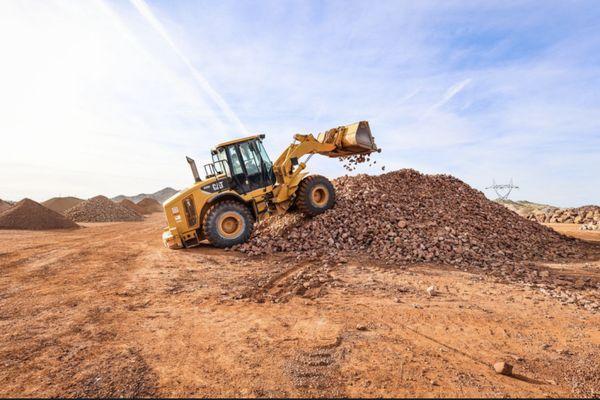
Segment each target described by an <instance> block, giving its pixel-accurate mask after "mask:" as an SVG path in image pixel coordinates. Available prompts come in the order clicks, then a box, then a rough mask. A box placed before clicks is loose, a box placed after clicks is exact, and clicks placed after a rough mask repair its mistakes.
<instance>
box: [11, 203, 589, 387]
mask: <svg viewBox="0 0 600 400" xmlns="http://www.w3.org/2000/svg"><path fill="white" fill-rule="evenodd" d="M162 225H163V217H162V215H160V214H154V215H152V216H151V217H150V218H148V219H146V220H145V221H144V222H130V223H116V224H94V225H88V227H87V228H86V229H79V230H75V231H69V232H28V231H0V366H2V368H0V396H4V397H5V396H52V395H53V396H58V395H66V396H132V395H157V396H309V395H333V396H436V395H445V396H471V397H473V396H496V397H498V396H505V395H510V396H536V397H540V396H545V395H549V396H557V397H558V396H572V395H587V396H591V395H593V394H594V393H595V394H596V395H598V394H599V393H600V382H599V380H600V378H599V377H600V367H599V366H598V362H597V361H598V359H599V358H600V352H599V350H598V349H599V347H600V332H599V330H598V326H600V315H599V314H592V313H591V312H590V311H587V310H585V309H582V308H581V307H578V306H576V305H574V304H561V303H559V302H558V301H557V300H556V299H554V298H552V297H549V296H547V295H545V294H544V293H542V292H541V291H540V288H537V287H528V286H520V285H516V284H508V283H502V282H499V281H494V280H492V278H487V277H484V276H480V275H472V274H469V273H466V272H460V271H457V270H454V269H449V268H445V267H443V266H436V265H420V266H414V267H410V268H403V267H402V266H397V267H389V266H387V267H384V266H379V265H377V264H371V263H369V262H367V261H365V260H348V262H346V263H340V264H334V265H329V266H323V265H320V264H319V263H318V262H316V263H312V264H311V263H310V262H308V261H307V262H304V263H300V264H299V263H297V262H295V261H292V260H288V259H286V258H285V256H278V257H276V258H275V257H272V258H251V259H248V257H246V256H242V255H239V254H237V253H233V252H225V251H220V250H216V249H212V248H209V247H201V248H197V249H193V250H185V251H169V250H167V249H165V248H163V247H162V244H161V242H160V228H161V227H162ZM553 267H556V268H561V269H564V270H566V271H573V273H575V274H577V275H586V274H587V275H589V276H595V277H596V278H597V277H598V276H599V275H600V261H596V262H593V263H579V264H574V265H553ZM302 277H304V278H306V277H308V278H307V280H304V281H303V280H302V279H304V278H302ZM304 283H308V284H307V285H306V286H308V287H305V285H304ZM431 285H435V286H436V287H437V288H438V291H439V294H438V295H437V296H434V297H430V296H429V295H428V294H427V292H426V289H427V287H429V286H431ZM587 294H588V295H590V293H587ZM591 295H592V296H594V295H597V293H595V294H594V293H591ZM498 360H506V361H508V362H510V363H511V364H513V365H514V367H515V368H514V372H515V373H516V376H515V377H506V376H502V375H497V374H495V373H494V371H493V369H492V368H491V365H492V364H493V363H494V362H496V361H498Z"/></svg>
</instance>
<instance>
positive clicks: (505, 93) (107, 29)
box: [0, 0, 600, 206]
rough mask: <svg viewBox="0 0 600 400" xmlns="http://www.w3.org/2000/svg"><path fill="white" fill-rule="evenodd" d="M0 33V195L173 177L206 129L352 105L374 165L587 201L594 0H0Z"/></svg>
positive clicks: (199, 153)
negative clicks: (368, 136) (369, 136)
mask: <svg viewBox="0 0 600 400" xmlns="http://www.w3.org/2000/svg"><path fill="white" fill-rule="evenodd" d="M495 3H497V4H495ZM0 49H2V52H3V53H4V54H3V62H2V63H1V64H0V87H2V88H3V90H2V91H0V135H2V143H3V144H4V145H3V146H2V148H1V150H0V182H2V185H0V198H8V199H19V198H21V197H24V196H28V197H31V198H34V199H36V200H45V199H46V198H49V197H52V196H56V195H76V196H80V197H90V196H94V195H96V194H98V193H102V194H106V195H109V196H113V195H117V194H122V193H125V194H134V193H138V192H149V191H155V190H158V189H160V188H162V187H164V186H173V187H179V188H180V187H184V186H186V185H189V184H190V183H191V182H192V178H191V174H190V172H189V170H188V166H187V164H186V163H185V155H189V156H192V157H194V158H196V159H197V161H198V163H200V164H201V163H202V162H203V161H204V160H206V159H207V158H208V149H209V148H210V147H211V146H212V145H213V144H215V143H217V142H219V141H221V140H225V139H230V138H234V137H238V136H241V135H244V134H245V133H244V132H251V133H255V132H260V133H265V134H266V135H267V147H268V149H269V151H270V153H271V155H272V157H273V158H275V156H276V155H277V154H278V153H279V152H280V151H281V150H282V149H283V148H284V147H285V146H286V145H287V144H288V143H289V142H290V140H291V138H292V135H293V134H294V133H296V132H302V133H304V132H315V133H316V132H319V131H322V130H326V129H328V128H330V127H334V126H338V125H342V124H346V123H351V122H354V121H357V120H363V119H367V120H369V121H370V123H371V128H372V130H373V133H374V136H375V137H376V141H377V143H378V145H379V146H380V147H382V148H383V152H382V153H381V154H380V155H378V156H377V159H378V165H381V164H384V165H386V170H392V169H398V168H405V167H408V168H415V169H417V170H420V171H422V172H427V173H448V174H452V175H455V176H457V177H458V178H460V179H462V180H464V181H465V182H467V183H469V184H470V185H472V186H473V187H475V188H477V189H480V190H483V189H484V188H485V187H486V186H488V185H489V184H490V183H491V182H492V179H495V180H496V181H497V182H503V181H508V180H509V179H510V178H513V180H514V181H515V183H516V184H518V185H519V186H520V189H519V191H517V192H516V193H515V194H514V196H513V198H515V199H527V200H531V201H538V202H545V203H550V204H555V205H560V206H578V205H583V204H590V203H595V204H598V203H600V168H599V164H600V3H598V2H595V1H546V2H539V1H538V2H533V1H531V2H527V1H505V2H488V1H438V2H428V1H419V2H409V1H406V2H402V1H390V2H385V1H377V2H366V1H360V2H349V1H340V2H325V1H319V2H309V1H298V2H291V1H271V2H269V1H257V2H253V1H230V2H227V1H219V2H215V1H205V2H202V1H147V2H145V1H143V0H131V1H105V0H94V1H89V2H88V1H80V2H73V1H66V0H65V1H45V2H42V3H40V2H21V1H19V2H17V1H15V2H2V3H1V4H0ZM310 169H311V171H314V172H318V173H323V174H326V175H328V176H331V177H335V176H339V175H342V174H343V173H344V172H345V171H344V170H343V169H342V168H341V165H340V163H339V162H337V161H335V160H331V159H325V158H319V157H315V158H313V159H312V160H311V165H310ZM356 172H367V173H379V172H380V171H379V168H368V167H367V166H363V167H361V168H359V169H358V170H357V171H356ZM486 194H488V195H489V196H491V197H493V192H490V191H486Z"/></svg>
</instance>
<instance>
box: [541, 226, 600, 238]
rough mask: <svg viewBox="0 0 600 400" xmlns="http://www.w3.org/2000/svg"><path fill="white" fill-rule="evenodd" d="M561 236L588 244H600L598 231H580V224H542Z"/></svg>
mask: <svg viewBox="0 0 600 400" xmlns="http://www.w3.org/2000/svg"><path fill="white" fill-rule="evenodd" d="M544 225H546V226H548V227H550V228H552V229H554V230H555V231H557V232H559V233H562V234H563V235H567V236H572V237H574V238H577V239H583V240H587V241H589V242H600V231H584V230H581V224H544Z"/></svg>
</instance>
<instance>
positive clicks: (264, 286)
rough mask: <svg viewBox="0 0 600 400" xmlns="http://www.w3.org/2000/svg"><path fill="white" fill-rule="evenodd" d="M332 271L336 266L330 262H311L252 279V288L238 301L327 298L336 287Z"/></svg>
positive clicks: (242, 294) (244, 292) (273, 301)
mask: <svg viewBox="0 0 600 400" xmlns="http://www.w3.org/2000/svg"><path fill="white" fill-rule="evenodd" d="M331 268H332V265H330V264H328V263H319V264H313V263H310V264H306V265H303V266H301V267H298V266H296V265H295V264H292V265H288V266H287V267H284V268H283V270H282V271H280V272H276V273H273V274H269V275H265V276H261V277H258V278H257V279H256V280H250V281H249V282H248V284H249V287H248V288H247V289H245V290H244V291H243V292H242V293H240V294H238V295H236V296H235V297H234V298H235V299H237V300H239V299H250V300H253V301H256V302H259V303H263V302H265V301H269V302H272V303H285V302H287V301H288V300H289V299H291V298H292V297H294V296H299V297H303V298H306V299H316V298H318V297H321V296H323V295H324V294H325V293H326V292H327V289H329V288H330V287H333V286H336V282H335V279H334V278H333V276H332V275H331V272H330V271H331Z"/></svg>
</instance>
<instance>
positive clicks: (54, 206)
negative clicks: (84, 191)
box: [42, 197, 84, 214]
mask: <svg viewBox="0 0 600 400" xmlns="http://www.w3.org/2000/svg"><path fill="white" fill-rule="evenodd" d="M83 201H84V200H83V199H80V198H77V197H53V198H51V199H49V200H46V201H44V202H43V203H42V205H43V206H44V207H47V208H49V209H51V210H54V211H56V212H58V213H61V214H62V213H63V212H65V211H66V210H68V209H69V208H71V207H75V206H76V205H77V204H79V203H81V202H83Z"/></svg>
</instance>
